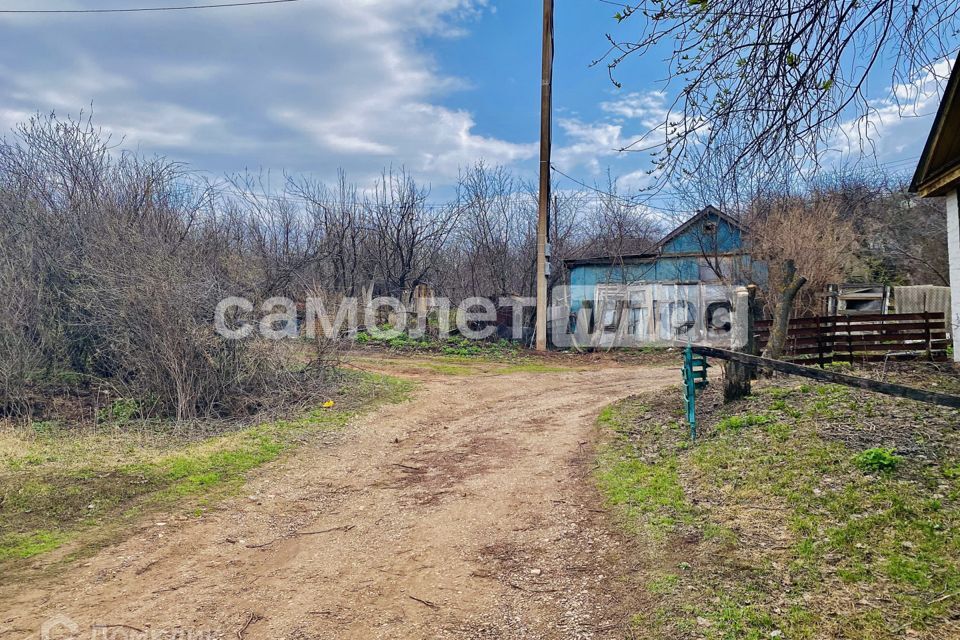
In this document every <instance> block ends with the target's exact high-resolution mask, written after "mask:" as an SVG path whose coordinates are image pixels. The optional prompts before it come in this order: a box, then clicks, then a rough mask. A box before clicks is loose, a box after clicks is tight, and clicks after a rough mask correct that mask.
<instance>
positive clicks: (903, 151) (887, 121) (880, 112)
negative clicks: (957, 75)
mask: <svg viewBox="0 0 960 640" xmlns="http://www.w3.org/2000/svg"><path fill="white" fill-rule="evenodd" d="M952 65H953V61H952V60H950V59H945V60H941V61H940V62H938V63H936V64H935V65H933V66H932V67H931V68H929V69H928V70H926V72H924V73H923V75H921V76H920V77H918V78H917V79H916V80H915V81H914V82H910V83H903V84H898V85H896V86H893V87H890V88H889V90H888V93H887V95H886V96H885V97H882V98H880V99H877V100H873V101H871V103H870V106H871V111H870V113H868V114H867V115H865V116H864V117H861V118H857V119H852V120H848V121H846V122H843V123H841V125H840V126H839V127H838V129H837V132H836V135H835V136H834V138H833V140H832V141H831V154H830V157H831V159H838V158H840V159H842V158H854V159H858V158H860V156H861V154H864V153H866V154H867V155H868V156H869V157H872V156H873V155H874V154H875V155H876V159H877V161H878V162H880V163H881V164H882V163H884V162H890V161H891V160H895V159H896V160H909V159H911V158H916V157H918V156H919V154H920V152H921V150H922V149H923V144H924V142H925V141H926V139H927V135H928V133H929V132H930V127H931V126H932V123H933V115H934V114H935V113H936V111H937V107H938V106H939V104H940V96H941V93H942V90H943V87H944V85H945V82H946V78H947V77H949V75H950V69H951V68H952ZM902 164H903V167H900V168H904V167H906V168H907V169H911V168H912V167H910V166H909V163H908V162H904V163H902Z"/></svg>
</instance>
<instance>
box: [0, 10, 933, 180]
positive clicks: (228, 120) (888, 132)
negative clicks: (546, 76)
mask: <svg viewBox="0 0 960 640" xmlns="http://www.w3.org/2000/svg"><path fill="white" fill-rule="evenodd" d="M202 3H203V2H201V1H200V0H177V1H173V0H100V1H93V0H82V1H81V0H43V1H42V2H37V1H36V0H0V8H3V9H38V8H43V9H71V8H105V7H110V8H114V7H134V6H136V7H149V6H162V5H165V4H202ZM614 10H615V8H614V7H612V6H611V5H610V4H608V3H604V2H601V1H600V0H557V3H556V16H557V21H556V29H555V33H556V60H555V76H554V108H555V113H554V117H555V121H554V127H555V128H554V156H553V157H554V160H553V161H554V164H555V165H556V166H557V168H558V169H560V170H561V171H563V172H564V173H566V174H569V175H570V176H573V177H574V178H575V179H576V180H579V181H582V182H586V183H589V184H605V182H606V175H607V172H608V171H609V172H610V174H612V175H613V176H614V177H616V178H617V179H618V186H619V188H620V189H621V191H624V192H627V193H629V192H630V191H631V190H632V189H635V188H637V187H639V186H641V185H642V184H643V183H644V180H645V175H646V174H645V171H646V169H648V168H649V165H648V164H647V163H648V162H649V160H648V158H647V157H645V156H643V155H641V154H629V153H626V154H624V153H621V152H619V151H618V149H620V148H622V147H623V146H625V145H627V144H629V143H630V142H632V141H633V140H635V139H636V138H638V137H639V136H640V135H642V134H643V133H644V132H645V131H646V130H648V129H649V128H651V127H653V126H656V124H657V122H658V118H662V116H663V113H664V107H665V104H666V95H665V94H664V85H663V75H664V69H665V65H664V64H663V61H661V60H657V59H655V58H649V59H644V60H633V61H632V62H631V63H630V64H629V65H628V66H627V67H626V68H625V69H623V70H622V71H621V72H620V79H621V80H622V81H623V88H622V89H617V88H615V87H614V86H613V84H612V83H611V82H610V80H609V78H608V77H607V72H606V68H605V66H604V65H602V64H601V65H597V66H591V64H590V63H591V61H593V60H595V59H596V58H598V57H599V56H600V55H601V54H602V53H603V52H604V50H605V48H606V46H605V45H606V39H605V34H606V33H607V32H611V31H613V30H615V29H617V25H616V23H615V21H614V20H613V18H612V14H613V13H614ZM541 20H542V14H541V2H540V1H539V0H300V1H298V2H291V3H287V4H274V5H264V6H250V7H237V8H229V9H210V10H197V11H178V12H163V13H159V12H158V13H123V14H86V15H17V14H0V30H2V33H3V37H2V38H0V50H2V53H0V130H3V131H9V130H10V128H11V127H13V126H14V125H15V124H16V123H17V122H20V121H23V120H24V119H26V118H28V117H29V116H30V115H31V114H34V113H37V112H43V113H48V112H51V111H55V112H56V113H57V114H58V115H72V116H77V115H78V114H80V113H81V112H83V113H87V112H90V111H91V109H92V112H93V115H94V122H95V123H96V124H97V125H99V126H100V127H102V128H103V129H104V130H105V131H107V132H109V133H110V134H111V136H112V137H113V140H114V141H115V142H118V143H119V144H120V146H122V147H123V148H126V149H133V150H138V151H140V152H142V153H145V154H150V155H152V154H162V155H164V156H167V157H169V158H171V159H173V160H177V161H180V162H183V163H186V164H187V165H188V166H189V167H190V168H192V169H195V170H197V171H202V172H205V173H208V174H209V175H211V176H214V177H216V176H222V175H226V174H233V173H236V172H241V171H244V170H248V169H249V170H253V171H260V170H269V171H270V172H271V174H275V175H279V174H282V172H284V171H287V172H291V173H303V174H309V175H313V176H316V177H318V178H320V179H323V180H332V179H333V178H334V176H335V175H336V172H337V170H338V168H342V169H343V170H345V171H346V173H347V176H348V178H349V179H350V180H351V181H352V182H355V183H358V184H361V185H363V184H369V183H371V182H372V181H373V180H374V179H375V178H376V176H377V175H379V174H380V172H381V171H382V170H383V169H384V168H385V167H394V168H398V167H405V168H406V169H407V170H408V171H409V172H410V173H411V174H412V175H413V176H414V177H415V178H417V179H418V180H420V181H422V182H423V183H425V184H428V185H430V186H431V188H432V189H433V194H434V196H435V197H443V196H444V195H445V194H449V193H450V192H451V190H452V185H454V184H455V183H456V179H457V176H458V174H459V172H460V170H461V168H464V167H467V166H469V165H472V164H473V163H475V162H477V161H478V160H481V159H482V160H483V161H484V162H486V163H487V164H490V165H505V166H508V167H509V168H511V169H512V170H514V171H515V172H516V173H517V174H518V175H519V176H521V177H522V178H524V179H533V178H535V176H536V171H537V154H538V144H537V140H538V136H539V99H540V96H539V91H540V80H539V74H540V29H541ZM625 24H627V23H625ZM624 28H626V27H624ZM871 91H872V93H871V95H873V96H875V105H876V106H877V107H878V108H879V109H880V113H881V114H883V115H882V117H881V118H879V119H878V120H877V122H876V124H875V126H874V130H873V131H872V134H873V138H874V140H875V141H876V152H877V160H878V161H879V162H880V163H883V164H885V165H886V166H889V167H891V168H894V169H905V170H907V171H910V170H912V166H911V163H913V162H915V160H916V158H917V157H918V156H919V153H920V150H921V148H922V146H923V142H924V140H925V139H926V135H927V132H928V130H929V127H930V124H931V121H932V114H933V112H934V111H935V110H936V104H937V99H938V96H937V87H936V86H925V87H924V91H925V92H924V93H923V94H922V96H921V99H920V100H919V101H918V104H917V108H916V110H915V111H916V113H918V114H920V116H919V117H911V118H906V119H903V118H900V116H899V113H898V111H897V110H896V108H895V107H894V106H893V102H892V96H893V94H894V93H895V92H900V93H903V92H905V91H908V89H905V88H903V87H899V88H893V87H889V86H883V85H882V84H878V86H875V87H872V88H871ZM851 126H852V125H851ZM565 181H566V183H567V185H568V186H573V185H572V183H570V182H569V181H567V180H566V178H562V177H561V178H560V179H559V183H560V185H561V186H563V185H564V182H565Z"/></svg>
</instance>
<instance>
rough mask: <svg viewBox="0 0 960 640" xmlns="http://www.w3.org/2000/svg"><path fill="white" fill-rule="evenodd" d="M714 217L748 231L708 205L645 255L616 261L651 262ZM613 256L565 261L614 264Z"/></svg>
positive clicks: (573, 264)
mask: <svg viewBox="0 0 960 640" xmlns="http://www.w3.org/2000/svg"><path fill="white" fill-rule="evenodd" d="M710 216H714V217H716V218H717V219H719V220H722V221H724V222H726V223H727V224H729V225H730V226H732V227H733V228H735V229H744V230H745V229H746V226H745V225H743V224H742V223H741V222H740V221H739V220H737V219H736V218H733V217H731V216H728V215H727V214H725V213H723V212H722V211H720V210H719V209H717V208H716V207H714V206H713V205H707V206H706V207H704V208H703V209H701V210H700V211H698V212H697V213H696V214H695V215H694V216H693V217H691V218H690V219H689V220H687V221H686V222H684V223H683V224H681V225H680V226H679V227H677V228H676V229H674V230H673V231H671V232H670V233H668V234H667V235H666V236H664V237H663V238H662V239H661V240H660V241H659V242H657V243H656V244H655V245H653V246H652V247H651V248H650V250H649V251H644V252H643V253H630V254H623V255H621V256H617V257H616V260H617V261H618V262H619V261H621V260H622V261H623V262H625V263H637V262H650V261H653V260H655V259H656V258H658V257H660V256H661V255H662V253H663V247H665V246H666V245H667V243H669V242H670V241H671V240H674V239H675V238H677V237H679V236H681V235H683V234H684V233H686V232H687V231H689V230H690V228H691V227H693V226H695V225H696V224H698V223H699V222H700V221H701V220H703V219H704V218H707V217H710ZM613 260H614V257H613V256H591V257H589V258H568V259H567V260H564V261H563V262H564V264H566V265H567V266H568V267H573V266H580V265H590V264H609V263H611V262H613Z"/></svg>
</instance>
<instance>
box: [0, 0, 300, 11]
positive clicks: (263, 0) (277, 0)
mask: <svg viewBox="0 0 960 640" xmlns="http://www.w3.org/2000/svg"><path fill="white" fill-rule="evenodd" d="M289 2H300V0H247V1H246V2H224V3H220V4H197V5H182V6H170V7H132V8H128V9H122V8H121V9H0V13H6V14H9V13H45V14H50V13H140V12H144V11H190V10H193V9H226V8H230V7H250V6H254V5H262V4H286V3H289Z"/></svg>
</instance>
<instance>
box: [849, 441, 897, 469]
mask: <svg viewBox="0 0 960 640" xmlns="http://www.w3.org/2000/svg"><path fill="white" fill-rule="evenodd" d="M901 460H903V458H901V457H900V456H898V455H897V454H895V453H894V452H893V449H888V448H886V447H874V448H872V449H867V450H866V451H861V452H860V453H858V454H857V455H855V456H854V457H853V464H855V465H856V466H857V468H858V469H860V470H861V471H863V472H864V473H876V472H880V471H893V470H894V469H896V468H897V465H899V464H900V461H901Z"/></svg>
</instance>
